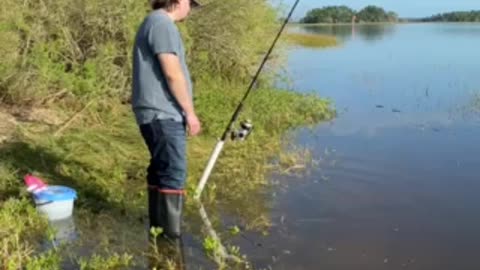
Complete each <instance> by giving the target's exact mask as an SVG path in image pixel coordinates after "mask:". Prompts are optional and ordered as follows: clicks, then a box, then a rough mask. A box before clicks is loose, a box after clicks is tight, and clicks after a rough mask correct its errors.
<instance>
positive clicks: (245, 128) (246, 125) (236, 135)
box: [194, 0, 300, 200]
mask: <svg viewBox="0 0 480 270" xmlns="http://www.w3.org/2000/svg"><path fill="white" fill-rule="evenodd" d="M299 2H300V0H296V1H295V4H293V6H292V9H291V10H290V13H289V14H288V16H287V18H285V21H284V22H283V24H282V27H281V28H280V31H279V32H278V34H277V36H276V37H275V39H274V41H273V43H272V46H271V47H270V49H269V50H268V52H267V54H266V55H265V57H264V59H263V61H262V63H261V64H260V67H259V68H258V70H257V73H256V74H255V76H254V77H253V79H252V82H251V83H250V86H249V87H248V90H247V92H246V93H245V95H244V96H243V98H242V100H241V101H240V103H239V104H238V106H237V109H236V110H235V112H234V113H233V115H232V118H231V120H230V122H229V123H228V125H227V128H226V129H225V131H224V132H223V135H222V137H221V139H220V140H219V141H218V142H217V144H216V146H215V148H214V150H213V152H212V155H211V156H210V159H209V161H208V164H207V167H205V170H204V171H203V175H202V178H201V179H200V182H199V183H198V186H197V189H196V190H195V195H194V199H196V200H198V199H200V195H201V194H202V191H203V189H204V188H205V185H206V184H207V181H208V178H209V177H210V174H211V173H212V170H213V167H214V166H215V163H216V162H217V159H218V156H219V155H220V153H221V151H222V149H223V146H224V145H225V142H226V140H227V137H228V135H229V134H231V137H232V139H240V140H244V139H246V138H247V137H248V135H249V134H250V132H251V131H252V129H253V126H252V124H251V123H250V122H249V121H247V122H242V123H241V128H242V129H241V130H240V131H239V132H232V129H233V124H234V123H235V122H236V121H237V118H238V115H239V114H240V112H241V110H242V108H243V104H244V102H245V100H246V99H247V97H248V95H249V94H250V92H251V91H252V89H253V87H254V86H255V83H256V82H257V79H258V76H259V75H260V73H261V71H262V69H263V67H264V66H265V63H266V62H267V60H268V57H269V56H270V54H271V53H272V51H273V48H274V47H275V45H276V43H277V41H278V39H279V38H280V36H281V35H282V32H283V30H284V28H285V26H286V25H287V23H288V21H289V20H290V18H291V17H292V14H293V12H294V11H295V8H296V7H297V5H298V3H299Z"/></svg>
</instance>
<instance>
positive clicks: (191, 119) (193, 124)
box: [186, 113, 201, 136]
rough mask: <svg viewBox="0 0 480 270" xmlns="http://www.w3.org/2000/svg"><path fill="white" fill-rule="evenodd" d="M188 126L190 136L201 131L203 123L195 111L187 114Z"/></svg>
mask: <svg viewBox="0 0 480 270" xmlns="http://www.w3.org/2000/svg"><path fill="white" fill-rule="evenodd" d="M186 118H187V119H186V120H187V127H188V133H189V134H190V136H196V135H198V134H199V133H200V130H201V124H200V120H198V117H197V115H196V114H195V113H190V114H187V117H186Z"/></svg>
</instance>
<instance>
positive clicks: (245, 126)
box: [230, 120, 253, 141]
mask: <svg viewBox="0 0 480 270" xmlns="http://www.w3.org/2000/svg"><path fill="white" fill-rule="evenodd" d="M252 130H253V124H252V122H251V121H250V120H246V121H242V122H240V128H239V129H238V130H234V131H232V133H231V135H230V138H231V139H232V141H244V140H246V139H247V137H248V136H249V135H250V133H252Z"/></svg>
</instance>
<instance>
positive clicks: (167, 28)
mask: <svg viewBox="0 0 480 270" xmlns="http://www.w3.org/2000/svg"><path fill="white" fill-rule="evenodd" d="M160 53H172V54H175V55H177V56H178V57H179V59H180V63H181V66H182V69H183V72H184V75H185V78H186V80H187V84H188V91H189V94H190V97H192V82H191V79H190V73H189V71H188V68H187V65H186V61H185V48H184V45H183V41H182V38H181V35H180V32H179V31H178V28H177V26H176V25H175V22H174V21H173V20H172V19H171V18H170V17H169V16H168V15H167V14H166V13H164V12H163V11H158V10H157V11H153V12H152V13H151V14H150V15H148V16H147V17H146V18H145V20H144V21H143V23H142V25H141V26H140V28H139V30H138V32H137V36H136V39H135V46H134V50H133V82H132V88H133V89H132V108H133V111H134V113H135V118H136V120H137V123H138V124H139V125H142V124H148V123H150V122H151V121H152V120H154V119H173V120H175V121H183V110H182V109H181V107H180V105H179V104H178V102H177V101H176V99H175V97H174V96H173V94H172V93H171V91H170V89H169V87H168V83H167V80H166V78H165V76H164V74H163V71H162V68H161V66H160V61H159V60H158V57H157V55H158V54H160Z"/></svg>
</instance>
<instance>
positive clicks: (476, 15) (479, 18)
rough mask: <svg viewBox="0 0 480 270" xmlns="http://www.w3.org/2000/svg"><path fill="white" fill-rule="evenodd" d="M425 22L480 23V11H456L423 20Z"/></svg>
mask: <svg viewBox="0 0 480 270" xmlns="http://www.w3.org/2000/svg"><path fill="white" fill-rule="evenodd" d="M420 21H423V22H480V11H475V10H472V11H455V12H448V13H442V14H437V15H433V16H431V17H427V18H422V19H420Z"/></svg>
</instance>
